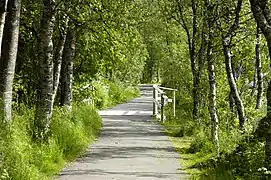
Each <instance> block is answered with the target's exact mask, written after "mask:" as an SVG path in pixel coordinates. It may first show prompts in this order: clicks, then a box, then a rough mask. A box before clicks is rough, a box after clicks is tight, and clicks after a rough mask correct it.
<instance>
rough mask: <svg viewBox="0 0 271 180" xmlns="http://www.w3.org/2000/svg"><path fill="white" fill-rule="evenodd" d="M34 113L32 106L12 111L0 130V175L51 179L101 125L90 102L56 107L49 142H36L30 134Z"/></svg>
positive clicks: (27, 179) (13, 178) (15, 178)
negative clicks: (71, 106)
mask: <svg viewBox="0 0 271 180" xmlns="http://www.w3.org/2000/svg"><path fill="white" fill-rule="evenodd" d="M33 117H34V111H33V110H31V109H23V110H21V112H20V113H16V114H15V116H14V119H13V122H12V124H11V126H10V128H9V129H6V130H5V131H2V133H1V136H0V144H1V147H0V152H1V156H0V157H1V159H0V179H10V180H43V179H50V178H52V177H53V176H54V175H55V174H57V173H58V172H59V171H60V170H61V169H62V168H63V167H64V166H65V164H66V163H67V162H70V161H71V160H73V159H74V158H76V157H77V156H78V155H79V154H81V153H82V152H84V151H85V150H86V148H87V147H88V145H89V144H90V143H91V142H93V141H94V140H95V138H96V137H97V136H98V134H99V132H100V129H101V119H100V117H99V115H98V113H97V111H96V110H95V109H93V108H92V107H91V106H89V105H86V104H77V105H75V106H74V108H73V110H72V112H69V111H68V110H67V109H65V108H58V109H56V110H55V112H54V117H53V119H52V126H51V129H52V136H51V137H50V139H49V141H48V143H35V142H33V141H32V138H31V137H32V134H31V132H32V131H31V127H32V125H33V120H34V118H33Z"/></svg>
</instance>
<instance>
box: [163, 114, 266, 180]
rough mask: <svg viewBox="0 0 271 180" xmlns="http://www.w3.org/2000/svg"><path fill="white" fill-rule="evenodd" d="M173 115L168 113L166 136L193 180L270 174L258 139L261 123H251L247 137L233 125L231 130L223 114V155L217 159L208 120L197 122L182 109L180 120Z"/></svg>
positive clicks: (248, 178) (244, 178) (245, 179)
mask: <svg viewBox="0 0 271 180" xmlns="http://www.w3.org/2000/svg"><path fill="white" fill-rule="evenodd" d="M171 114H172V112H170V111H168V112H167V120H166V121H165V123H164V125H165V127H166V132H167V133H168V134H169V135H170V136H171V140H172V142H173V143H174V145H175V147H176V150H177V151H178V152H179V153H180V164H181V166H182V169H181V171H185V172H187V173H188V175H189V177H190V179H203V180H205V179H206V180H216V179H219V180H231V179H237V180H255V179H261V178H263V177H264V174H268V173H269V172H266V168H265V167H264V142H263V141H261V140H259V139H256V138H255V137H254V130H255V128H256V126H257V121H255V120H254V121H251V122H248V123H247V125H246V131H245V133H244V132H241V131H240V130H239V128H237V126H236V128H235V127H234V125H232V124H231V128H228V125H227V124H226V122H227V116H226V114H225V116H223V114H222V113H221V114H222V115H221V116H220V118H221V119H223V121H224V122H220V130H219V143H220V152H219V155H217V153H216V147H215V146H214V145H213V143H212V139H211V128H210V124H209V123H208V121H209V119H208V118H206V122H205V119H204V118H203V119H201V122H194V121H193V120H192V119H191V117H190V116H189V114H188V113H186V112H184V110H180V109H179V110H178V111H177V116H176V118H173V117H172V116H171ZM254 116H255V117H260V116H261V115H260V114H254ZM207 120H208V121H207ZM233 123H234V121H233Z"/></svg>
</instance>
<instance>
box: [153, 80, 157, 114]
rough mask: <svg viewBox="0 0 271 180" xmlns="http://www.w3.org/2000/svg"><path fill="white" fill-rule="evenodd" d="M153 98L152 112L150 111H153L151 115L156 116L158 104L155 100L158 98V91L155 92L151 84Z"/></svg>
mask: <svg viewBox="0 0 271 180" xmlns="http://www.w3.org/2000/svg"><path fill="white" fill-rule="evenodd" d="M153 99H154V101H153V112H152V113H153V116H155V117H156V115H157V113H158V106H157V104H156V103H155V102H156V101H157V99H158V93H157V90H156V87H155V85H153Z"/></svg>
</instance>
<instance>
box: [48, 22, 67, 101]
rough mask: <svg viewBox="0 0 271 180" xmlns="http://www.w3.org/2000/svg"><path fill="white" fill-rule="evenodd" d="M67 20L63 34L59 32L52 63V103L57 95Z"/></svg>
mask: <svg viewBox="0 0 271 180" xmlns="http://www.w3.org/2000/svg"><path fill="white" fill-rule="evenodd" d="M68 22H69V18H66V20H65V24H64V26H65V27H64V28H63V32H62V33H61V32H60V41H59V42H58V46H57V49H56V52H55V57H54V60H55V63H54V84H53V98H52V99H53V103H54V102H55V97H56V94H57V89H58V85H59V81H60V72H61V65H62V56H63V51H64V45H65V42H66V37H67V28H68Z"/></svg>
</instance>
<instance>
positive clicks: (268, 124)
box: [250, 0, 271, 170]
mask: <svg viewBox="0 0 271 180" xmlns="http://www.w3.org/2000/svg"><path fill="white" fill-rule="evenodd" d="M250 5H251V11H252V13H253V15H254V18H255V20H256V22H257V24H258V26H259V27H260V29H261V32H262V33H263V34H264V36H265V38H266V41H267V45H268V49H269V56H270V60H271V10H270V7H269V1H268V0H262V1H257V0H250ZM270 65H271V63H270ZM266 99H267V114H266V117H265V118H263V119H262V120H261V121H260V124H259V127H258V129H259V131H262V132H264V133H263V136H264V137H265V140H266V144H265V163H266V167H267V168H268V170H270V164H271V81H270V80H269V83H268V88H267V93H266Z"/></svg>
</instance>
